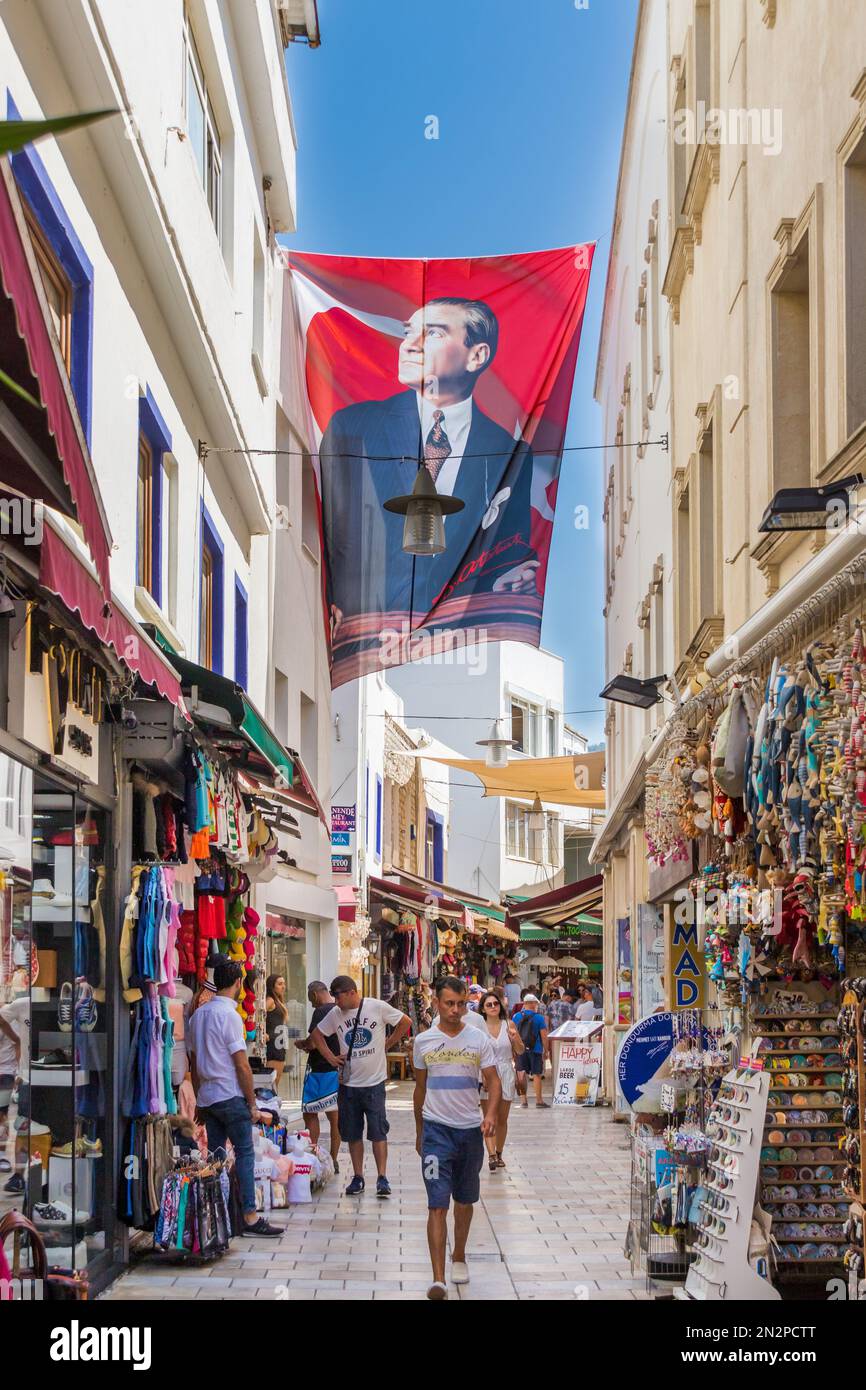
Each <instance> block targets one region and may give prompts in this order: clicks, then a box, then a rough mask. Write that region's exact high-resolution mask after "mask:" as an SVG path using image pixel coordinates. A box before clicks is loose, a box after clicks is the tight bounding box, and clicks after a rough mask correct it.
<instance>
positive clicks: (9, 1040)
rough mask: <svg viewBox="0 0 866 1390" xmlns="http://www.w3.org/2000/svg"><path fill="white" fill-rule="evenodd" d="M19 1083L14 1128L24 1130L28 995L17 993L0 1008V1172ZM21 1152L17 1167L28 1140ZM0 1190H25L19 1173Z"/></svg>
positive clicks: (27, 1094) (5, 1162)
mask: <svg viewBox="0 0 866 1390" xmlns="http://www.w3.org/2000/svg"><path fill="white" fill-rule="evenodd" d="M16 1077H18V1078H19V1084H18V1119H17V1121H16V1124H15V1128H16V1129H18V1130H26V1127H27V1122H28V1121H29V1119H30V996H29V995H28V994H20V995H19V996H18V998H17V999H11V1000H10V1001H9V1003H8V1004H4V1005H3V1006H2V1008H0V1160H2V1162H0V1171H3V1172H8V1170H9V1160H8V1159H7V1157H6V1155H5V1147H6V1142H7V1138H8V1116H9V1103H10V1101H11V1099H12V1091H13V1089H14V1086H15V1078H16ZM23 1144H24V1149H23V1150H20V1151H18V1152H16V1155H15V1163H16V1168H17V1167H20V1166H22V1162H23V1164H25V1165H26V1163H27V1161H28V1156H27V1150H26V1145H27V1140H26V1137H25V1139H24V1140H23ZM3 1191H4V1192H5V1193H8V1194H9V1195H11V1196H17V1195H19V1194H20V1193H22V1192H23V1191H24V1179H23V1177H22V1176H21V1174H20V1172H17V1171H16V1172H14V1173H13V1174H12V1176H11V1177H10V1178H8V1179H7V1181H6V1183H5V1184H4V1187H3Z"/></svg>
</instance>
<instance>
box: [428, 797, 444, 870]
mask: <svg viewBox="0 0 866 1390" xmlns="http://www.w3.org/2000/svg"><path fill="white" fill-rule="evenodd" d="M443 832H444V822H443V820H442V817H441V816H437V815H436V812H435V811H428V812H427V825H426V831H425V838H424V877H425V878H429V879H431V880H432V882H433V883H441V882H442V877H443V874H444V862H443Z"/></svg>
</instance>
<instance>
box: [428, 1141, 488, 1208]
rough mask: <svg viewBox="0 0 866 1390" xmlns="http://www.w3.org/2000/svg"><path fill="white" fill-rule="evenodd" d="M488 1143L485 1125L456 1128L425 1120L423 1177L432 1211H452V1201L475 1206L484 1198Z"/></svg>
mask: <svg viewBox="0 0 866 1390" xmlns="http://www.w3.org/2000/svg"><path fill="white" fill-rule="evenodd" d="M483 1162H484V1140H483V1139H482V1137H481V1126H480V1124H479V1125H477V1126H473V1127H472V1129H453V1128H452V1127H451V1125H441V1124H438V1123H437V1122H436V1121H435V1120H425V1121H424V1128H423V1130H422V1132H421V1175H422V1177H423V1179H424V1186H425V1187H426V1189H427V1206H428V1207H429V1208H430V1210H431V1211H435V1210H438V1209H444V1210H445V1211H447V1210H448V1207H449V1204H450V1202H451V1198H452V1197H453V1198H454V1201H455V1202H460V1203H461V1204H462V1205H463V1206H471V1205H472V1203H473V1202H477V1201H478V1198H479V1197H480V1196H481V1178H480V1175H481V1165H482V1163H483Z"/></svg>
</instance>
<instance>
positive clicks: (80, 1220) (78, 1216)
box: [33, 1202, 90, 1226]
mask: <svg viewBox="0 0 866 1390" xmlns="http://www.w3.org/2000/svg"><path fill="white" fill-rule="evenodd" d="M89 1220H90V1213H89V1212H87V1211H77V1212H76V1213H75V1223H76V1225H83V1224H84V1223H85V1221H89ZM33 1224H34V1225H35V1226H70V1225H71V1224H72V1208H71V1207H70V1206H69V1205H68V1204H67V1203H66V1202H37V1203H36V1205H35V1206H34V1208H33Z"/></svg>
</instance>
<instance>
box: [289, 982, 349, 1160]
mask: <svg viewBox="0 0 866 1390" xmlns="http://www.w3.org/2000/svg"><path fill="white" fill-rule="evenodd" d="M307 998H308V1000H309V1001H310V1004H311V1005H312V1009H313V1016H312V1018H311V1019H310V1032H309V1036H308V1037H306V1038H301V1039H299V1040H298V1041H297V1042H296V1043H295V1047H297V1048H298V1050H299V1051H300V1052H306V1054H307V1070H306V1074H305V1076H304V1087H303V1093H302V1096H301V1108H302V1110H303V1112H304V1124H305V1125H306V1126H307V1131H308V1133H309V1136H310V1139H311V1141H312V1143H314V1144H316V1145H318V1143H319V1136H320V1134H321V1117H322V1115H324V1116H325V1117H326V1118H327V1121H328V1125H329V1127H330V1131H331V1136H330V1145H329V1147H330V1151H331V1158H332V1159H333V1161H334V1172H335V1173H339V1171H340V1163H339V1154H340V1125H339V1116H338V1114H337V1100H338V1092H339V1087H340V1073H339V1070H338V1068H337V1067H333V1066H331V1063H330V1062H328V1061H326V1059H325V1058H324V1057H323V1056H322V1054H321V1052H320V1051H319V1049H318V1048H317V1047H316V1046H314V1044H313V1029H314V1028H317V1027H318V1025H319V1023H321V1021H322V1019H323V1018H324V1017H325V1016H326V1015H327V1014H329V1013H330V1012H331V1010H332V1009H333V1007H334V1003H335V1000H334V996H333V995H332V994H331V991H330V990H329V989H328V986H327V985H326V984H325V982H324V980H313V981H312V982H311V983H310V984H309V985H308V987H307ZM325 1041H326V1042H327V1044H328V1047H329V1048H330V1049H331V1051H332V1052H333V1053H334V1054H335V1055H336V1053H338V1052H339V1050H340V1043H339V1040H338V1038H337V1035H336V1033H331V1035H330V1037H327V1038H326V1039H325Z"/></svg>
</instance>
